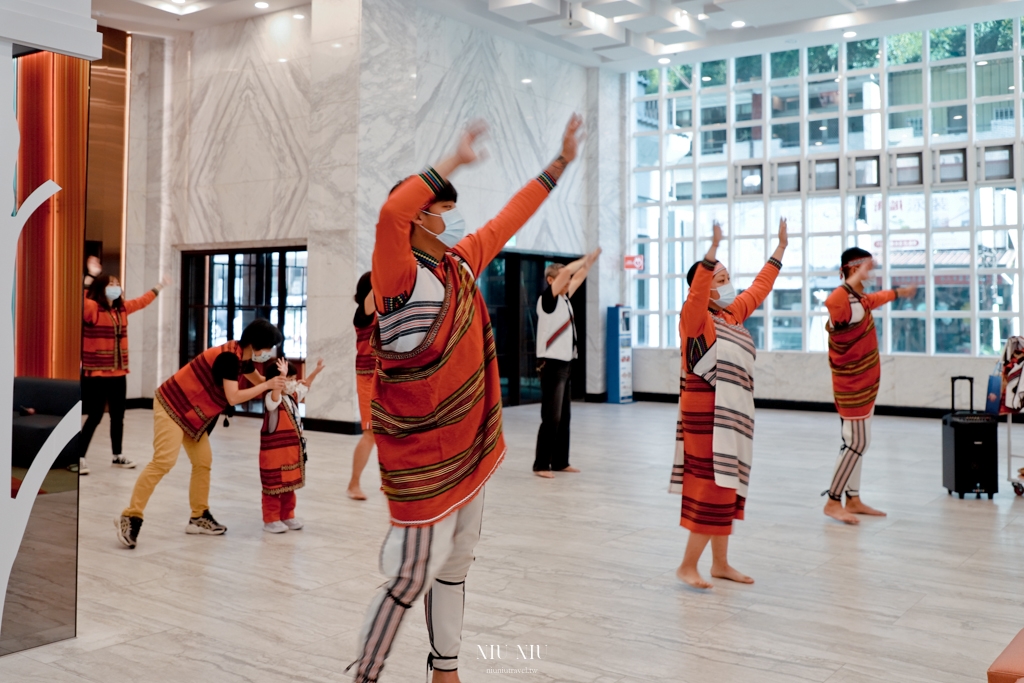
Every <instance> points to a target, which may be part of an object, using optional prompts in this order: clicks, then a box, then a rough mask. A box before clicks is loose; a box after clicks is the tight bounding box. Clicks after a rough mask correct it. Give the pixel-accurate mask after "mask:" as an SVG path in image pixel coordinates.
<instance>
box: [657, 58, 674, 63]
mask: <svg viewBox="0 0 1024 683" xmlns="http://www.w3.org/2000/svg"><path fill="white" fill-rule="evenodd" d="M671 63H672V60H671V59H669V58H668V57H662V58H661V59H659V60H658V64H671Z"/></svg>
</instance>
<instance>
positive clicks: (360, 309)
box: [347, 272, 377, 500]
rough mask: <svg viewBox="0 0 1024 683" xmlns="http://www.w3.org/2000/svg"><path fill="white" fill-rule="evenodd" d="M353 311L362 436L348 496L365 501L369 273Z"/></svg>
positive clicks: (369, 444) (369, 438)
mask: <svg viewBox="0 0 1024 683" xmlns="http://www.w3.org/2000/svg"><path fill="white" fill-rule="evenodd" d="M355 300H356V313H355V315H354V316H353V317H352V326H353V327H355V328H356V393H357V394H358V396H359V426H360V427H361V428H362V430H363V436H362V437H361V438H360V439H359V443H357V444H356V448H355V450H354V451H353V452H352V478H351V479H350V480H349V482H348V490H347V493H348V497H349V498H351V499H352V500H366V494H365V493H363V489H362V488H361V487H360V486H359V478H360V477H361V476H362V475H363V469H364V468H365V467H366V461H367V460H369V459H370V453H371V452H373V444H374V441H373V430H372V424H371V419H370V393H371V392H372V391H373V375H374V372H376V361H374V359H373V349H372V348H370V336H371V335H372V334H373V330H374V328H375V327H377V312H376V311H375V310H374V307H373V285H372V284H371V283H370V273H368V272H367V273H363V274H362V276H361V277H360V278H359V282H358V283H357V284H356V296H355Z"/></svg>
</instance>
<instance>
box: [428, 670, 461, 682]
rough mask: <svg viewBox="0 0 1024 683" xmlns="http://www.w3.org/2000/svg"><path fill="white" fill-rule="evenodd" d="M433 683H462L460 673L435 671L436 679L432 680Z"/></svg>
mask: <svg viewBox="0 0 1024 683" xmlns="http://www.w3.org/2000/svg"><path fill="white" fill-rule="evenodd" d="M431 683H462V681H460V680H459V672H458V671H438V670H437V669H434V677H433V678H432V679H431Z"/></svg>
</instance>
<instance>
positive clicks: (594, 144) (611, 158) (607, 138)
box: [584, 68, 626, 394]
mask: <svg viewBox="0 0 1024 683" xmlns="http://www.w3.org/2000/svg"><path fill="white" fill-rule="evenodd" d="M586 78H587V105H586V112H585V114H584V116H585V120H586V128H587V142H586V146H585V148H584V159H585V163H584V168H585V177H584V200H585V202H586V205H585V206H586V209H585V212H586V213H585V215H586V217H587V220H586V224H585V232H586V242H587V245H588V248H590V249H593V248H595V247H597V246H600V247H601V249H602V253H601V258H600V259H599V260H598V262H597V263H596V264H594V266H593V267H592V268H591V271H590V275H589V276H588V278H587V393H588V394H602V393H604V392H605V391H606V390H607V385H606V378H605V317H606V313H605V311H606V310H607V308H608V307H609V306H614V305H615V304H618V303H623V302H624V301H625V300H626V292H625V290H624V284H623V282H624V278H623V277H622V254H623V235H624V233H623V230H624V226H625V224H626V222H625V221H626V214H625V211H626V209H625V202H624V201H623V200H624V196H623V178H624V177H625V176H624V174H625V169H624V160H625V158H626V157H625V144H626V139H625V125H626V115H625V111H624V104H623V103H624V102H625V97H624V95H625V93H624V89H625V80H624V78H625V77H624V76H623V75H622V74H618V73H613V72H610V71H605V70H603V69H597V68H590V69H587V76H586Z"/></svg>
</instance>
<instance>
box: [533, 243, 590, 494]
mask: <svg viewBox="0 0 1024 683" xmlns="http://www.w3.org/2000/svg"><path fill="white" fill-rule="evenodd" d="M600 255H601V249H600V248H598V249H595V250H594V251H592V252H591V253H589V254H587V255H586V256H584V257H583V258H581V259H577V260H576V261H573V262H572V263H569V264H568V265H563V264H561V263H552V264H551V265H549V266H548V267H547V268H545V269H544V277H545V279H546V280H547V283H548V286H547V288H546V289H545V290H544V292H543V293H542V294H541V295H540V298H539V299H537V371H538V373H539V374H540V391H541V404H540V429H539V430H538V431H537V456H536V458H535V459H534V461H533V473H534V474H536V475H537V476H538V477H544V478H545V479H551V478H553V477H554V476H555V475H554V472H579V470H578V469H576V468H575V467H572V466H571V465H570V464H569V419H570V408H569V404H570V401H571V400H572V386H571V384H570V377H571V376H572V361H573V359H574V358H576V326H575V322H574V320H573V312H572V304H571V303H569V298H570V297H571V296H572V295H573V294H575V293H576V290H577V289H579V286H580V285H581V284H583V281H584V280H586V279H587V272H588V271H589V270H590V267H591V266H592V265H594V261H596V260H597V257H598V256H600Z"/></svg>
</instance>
